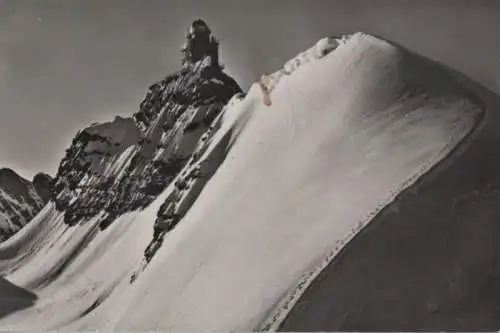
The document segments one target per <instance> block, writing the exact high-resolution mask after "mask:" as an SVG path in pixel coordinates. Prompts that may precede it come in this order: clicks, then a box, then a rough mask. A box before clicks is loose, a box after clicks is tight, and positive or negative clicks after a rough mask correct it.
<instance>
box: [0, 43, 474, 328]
mask: <svg viewBox="0 0 500 333" xmlns="http://www.w3.org/2000/svg"><path fill="white" fill-rule="evenodd" d="M321 45H325V44H321ZM326 46H327V47H328V48H329V51H332V50H333V49H334V48H335V47H336V49H335V50H333V51H332V52H331V53H329V54H328V55H326V56H325V57H316V58H314V59H312V60H311V61H307V62H303V63H301V64H300V66H296V67H294V68H292V70H287V74H288V75H283V76H280V78H279V80H278V82H276V83H275V84H274V85H273V89H272V105H271V106H270V107H268V106H265V105H264V104H262V92H261V89H260V88H259V86H258V85H254V86H253V87H252V88H251V89H250V91H249V92H248V94H247V96H246V97H245V98H244V99H243V100H239V98H238V97H235V98H233V100H232V101H231V102H230V103H229V105H228V106H227V107H226V108H225V109H224V111H223V112H222V113H221V115H220V116H219V117H218V118H217V119H216V120H215V123H217V124H218V126H216V127H215V132H214V133H212V134H211V136H210V138H208V139H207V140H208V141H207V143H206V144H204V145H202V146H203V151H202V154H201V157H197V160H196V161H194V162H193V163H196V164H198V165H200V164H203V163H208V164H210V165H212V168H209V169H210V170H212V172H211V173H213V175H211V178H210V180H209V181H208V183H207V184H206V186H205V187H204V188H202V189H201V188H198V187H197V184H198V182H199V181H197V180H196V179H195V180H193V181H192V182H191V184H190V185H189V186H188V187H187V189H186V190H185V191H188V192H189V191H194V192H197V194H200V193H201V195H199V197H198V199H197V200H196V201H194V199H193V200H191V202H189V207H190V208H189V210H188V211H187V213H186V214H185V215H184V217H183V219H182V220H181V221H180V223H179V224H178V225H177V226H176V228H174V229H173V230H172V231H171V232H170V233H168V234H167V235H166V237H165V239H164V241H163V245H162V247H161V248H160V249H159V250H158V252H157V254H156V255H155V257H154V258H153V260H152V261H151V263H150V265H149V266H148V267H147V269H146V270H145V271H144V272H143V273H142V274H141V275H140V276H139V278H138V279H137V280H136V282H135V283H134V284H132V285H131V284H130V283H129V276H130V273H131V271H133V270H134V269H135V268H136V267H137V265H138V264H139V262H140V260H141V258H142V254H143V251H144V248H145V247H146V245H147V244H148V242H149V241H150V238H151V228H152V225H153V222H154V219H155V216H156V213H157V211H158V209H159V208H160V205H161V204H162V203H163V202H164V201H165V199H167V198H169V197H170V196H172V195H174V191H176V189H175V187H174V186H173V185H172V186H170V187H168V188H167V189H166V190H165V191H164V192H163V193H162V194H161V195H160V196H159V197H158V198H157V199H156V200H155V201H154V203H153V204H152V205H150V206H149V207H148V208H146V209H145V210H144V211H142V212H139V213H138V212H134V213H128V214H125V215H123V216H121V217H120V218H119V219H118V220H117V221H116V222H115V223H113V224H112V225H111V226H110V227H109V228H108V229H106V230H104V231H102V232H98V224H99V218H100V217H99V216H96V217H95V218H93V219H92V220H90V221H89V222H87V223H86V224H85V225H83V226H78V227H69V226H67V225H65V224H64V223H63V221H62V218H63V217H62V214H61V213H57V212H56V211H55V209H54V208H53V206H52V204H49V205H48V206H47V207H45V209H44V210H43V211H42V212H41V213H40V214H39V215H38V216H37V218H35V220H34V221H32V222H31V223H30V225H29V226H28V227H27V228H25V229H23V230H22V231H21V232H20V233H19V234H18V235H17V236H16V237H14V238H13V239H11V240H10V241H8V242H7V243H5V244H2V245H0V258H2V267H3V270H4V272H5V273H6V278H7V279H8V280H9V281H10V282H12V283H14V284H16V285H17V286H20V287H24V288H27V289H29V290H30V291H32V292H34V293H35V294H36V295H37V296H38V301H36V303H35V304H34V306H33V307H29V308H26V309H24V310H21V311H18V312H14V313H12V314H10V315H9V316H6V317H5V318H3V319H1V320H0V327H1V328H2V329H62V328H64V329H70V330H71V329H115V330H152V329H160V330H176V331H181V330H182V331H195V330H196V331H199V330H208V329H209V330H217V331H228V330H250V329H255V328H262V327H266V328H273V327H274V328H275V327H277V325H278V324H279V323H280V322H281V321H282V320H283V318H285V317H286V314H287V311H288V310H289V309H290V308H291V307H292V306H293V304H294V302H295V300H296V299H297V296H298V295H300V293H301V291H302V290H303V288H304V287H305V286H306V285H307V284H308V283H309V282H310V281H311V279H312V278H313V277H314V276H315V274H316V273H317V272H319V271H320V270H321V268H322V267H324V265H325V263H327V262H328V261H329V260H330V259H331V258H332V257H334V256H335V254H336V253H337V252H338V251H339V250H340V249H341V248H342V246H344V245H345V244H346V243H347V242H348V241H349V240H350V239H352V237H354V236H355V235H356V233H357V232H358V231H359V230H360V229H361V228H363V227H364V226H365V225H366V224H367V223H369V222H370V220H371V219H372V218H373V216H374V215H375V214H377V213H378V212H379V211H380V210H381V209H382V208H383V207H384V206H386V205H387V204H388V203H389V202H391V201H392V200H393V199H394V198H395V197H396V196H397V195H398V193H400V192H401V191H402V190H403V189H404V188H406V187H408V186H409V185H411V184H412V183H414V182H415V181H416V180H417V179H418V178H419V177H420V176H421V175H422V174H424V173H426V172H427V171H428V170H429V169H430V168H432V167H433V166H435V165H436V164H437V163H438V162H439V161H441V160H442V159H443V158H444V157H446V156H447V155H448V154H449V153H450V152H451V151H452V150H454V149H455V148H456V147H457V146H458V145H459V143H460V142H461V141H462V140H463V139H464V138H465V137H466V136H467V135H468V134H470V133H471V132H472V130H473V129H474V128H475V127H476V125H477V124H478V123H479V121H480V119H481V116H482V112H481V111H482V110H481V106H480V104H478V103H476V102H475V101H474V100H472V99H471V98H470V96H471V95H470V92H469V91H468V90H467V89H466V88H463V87H462V86H460V85H459V84H458V83H457V82H456V81H455V80H454V79H453V77H452V75H451V74H448V73H447V72H446V71H445V70H443V69H441V68H439V67H438V66H435V65H433V64H430V63H429V62H427V61H425V60H422V59H420V58H418V57H416V56H413V55H411V54H409V53H407V52H405V51H403V50H400V49H398V48H397V47H395V46H392V45H390V44H388V43H386V42H384V41H381V40H379V39H376V38H374V37H371V36H367V35H363V34H356V35H354V36H352V37H350V38H349V39H346V40H343V41H342V42H340V43H338V45H337V44H335V47H333V46H332V44H329V43H326ZM321 56H322V55H321ZM308 59H309V58H308ZM287 68H288V67H287ZM200 149H201V148H200ZM199 151H201V150H199ZM221 152H222V153H221ZM191 167H192V165H188V166H187V167H186V168H191ZM217 167H218V169H217ZM215 170H216V171H215ZM186 171H188V169H186ZM214 172H215V173H214ZM182 174H183V172H181V176H182ZM181 176H180V177H181ZM201 190H203V191H201ZM194 192H193V193H194ZM180 194H182V193H180ZM175 195H179V193H177V194H175ZM179 197H183V196H182V195H180V196H179ZM193 201H194V202H193ZM297 286H299V288H297Z"/></svg>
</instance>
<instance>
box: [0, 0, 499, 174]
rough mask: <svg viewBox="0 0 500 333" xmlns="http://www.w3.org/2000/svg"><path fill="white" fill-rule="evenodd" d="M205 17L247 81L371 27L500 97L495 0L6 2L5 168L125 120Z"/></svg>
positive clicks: (1, 153) (0, 149)
mask: <svg viewBox="0 0 500 333" xmlns="http://www.w3.org/2000/svg"><path fill="white" fill-rule="evenodd" d="M198 17H201V18H203V19H204V20H206V21H207V23H208V24H209V25H210V26H211V28H212V30H213V32H214V34H216V35H217V36H218V37H219V38H220V39H221V58H222V61H223V63H225V65H226V68H227V71H228V73H229V74H230V75H233V76H234V77H235V79H236V80H238V82H239V83H240V84H241V85H242V87H244V88H247V87H248V86H249V84H250V82H252V81H254V80H255V79H256V78H258V77H259V76H260V74H261V73H262V72H264V71H270V70H276V69H278V68H279V67H281V65H282V63H283V62H284V61H285V60H287V59H288V58H290V57H291V56H293V55H295V54H296V53H297V52H299V51H301V50H302V49H304V48H306V47H308V46H310V45H312V44H313V43H315V42H316V40H317V39H319V38H321V37H323V36H326V35H340V34H343V33H351V32H355V31H364V32H368V33H373V34H376V35H379V36H382V37H386V38H388V39H390V40H393V41H395V42H397V43H399V44H402V45H404V46H406V47H408V48H410V49H412V50H414V51H416V52H418V53H421V54H423V55H425V56H428V57H430V58H433V59H436V60H439V61H441V62H443V63H445V64H447V65H449V66H451V67H453V68H456V69H458V70H460V71H462V72H464V73H465V74H467V75H469V76H470V77H472V78H473V79H475V80H477V81H479V82H480V83H482V84H483V85H485V86H487V87H489V88H490V89H492V90H494V91H496V92H497V93H500V1H499V0H337V1H335V0H254V1H250V0H246V1H243V0H196V1H195V0H170V1H167V0H134V1H132V0H31V1H28V0H0V166H8V167H11V168H14V169H15V170H16V171H18V172H20V173H21V174H22V175H24V176H26V177H31V176H32V175H33V174H34V173H36V172H39V171H44V172H49V173H51V174H54V173H55V171H56V168H57V165H58V163H59V160H60V159H61V158H62V156H63V155H64V150H65V149H66V148H67V146H68V145H69V144H70V141H71V139H72V138H73V136H74V134H75V133H76V131H77V130H78V129H81V128H83V127H85V126H87V125H89V124H91V123H93V122H96V121H104V120H108V119H112V118H113V117H114V116H116V115H130V114H131V113H132V112H134V111H135V110H136V109H137V106H138V105H139V102H140V100H141V99H142V97H143V96H144V94H145V92H146V89H147V87H148V86H149V85H150V84H151V83H153V82H154V81H156V80H159V79H161V78H163V77H164V76H165V75H167V74H169V73H170V72H172V71H174V70H176V69H178V68H179V66H180V60H179V59H180V51H179V48H180V45H181V43H182V39H183V36H184V31H185V29H186V27H187V25H188V24H189V23H190V21H192V20H193V19H195V18H198Z"/></svg>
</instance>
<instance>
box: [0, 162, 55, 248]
mask: <svg viewBox="0 0 500 333" xmlns="http://www.w3.org/2000/svg"><path fill="white" fill-rule="evenodd" d="M51 181H52V179H51V177H50V176H49V175H46V174H42V173H40V174H37V175H35V177H34V178H33V182H30V181H28V180H26V179H24V178H22V177H21V176H19V175H18V174H17V173H15V172H14V171H13V170H11V169H8V168H3V169H0V241H4V240H5V239H7V238H9V237H11V236H12V235H13V234H15V233H16V232H17V231H19V229H21V228H22V227H23V226H24V225H26V223H28V222H29V221H30V220H31V219H32V218H33V217H34V216H35V215H36V214H37V213H38V212H39V211H40V210H41V209H42V208H43V206H44V205H45V204H46V203H47V202H48V201H49V199H50V195H51V194H50V191H51V190H50V189H51Z"/></svg>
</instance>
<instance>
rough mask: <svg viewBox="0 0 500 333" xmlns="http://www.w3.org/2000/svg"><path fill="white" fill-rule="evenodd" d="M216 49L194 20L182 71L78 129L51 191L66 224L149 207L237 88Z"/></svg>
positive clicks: (207, 32) (212, 39)
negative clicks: (124, 113)
mask: <svg viewBox="0 0 500 333" xmlns="http://www.w3.org/2000/svg"><path fill="white" fill-rule="evenodd" d="M218 48H219V43H218V41H217V40H216V38H215V37H214V36H213V35H212V32H211V30H210V29H209V27H208V26H207V24H206V23H205V22H203V21H201V20H196V21H195V22H193V24H192V25H191V26H190V27H189V29H188V31H187V34H186V42H185V44H184V45H183V47H182V49H181V51H182V64H181V69H180V70H179V71H177V72H175V73H173V74H171V75H168V76H167V77H166V78H165V79H163V80H161V81H159V82H157V83H155V84H153V85H151V86H150V88H149V90H148V92H147V94H146V97H145V98H144V100H143V101H142V102H141V103H140V106H139V110H138V111H137V112H136V113H134V114H133V115H132V116H131V117H129V118H121V117H117V118H115V119H114V120H113V121H110V122H107V123H98V124H93V125H91V126H90V127H87V128H85V129H84V130H82V131H80V132H78V133H77V135H76V136H75V138H74V139H73V142H72V143H71V146H70V147H69V148H68V149H67V150H66V155H65V157H64V158H63V160H62V161H61V163H60V166H59V169H58V172H57V176H56V180H55V186H54V189H53V198H54V201H55V203H56V206H57V209H58V210H60V211H64V217H65V223H67V224H69V225H75V224H78V223H80V222H82V221H84V220H86V219H90V218H92V217H96V216H98V214H101V215H99V218H100V219H101V222H100V227H101V229H104V228H106V227H108V226H109V225H110V224H111V223H112V222H113V221H114V220H115V219H116V217H118V216H120V215H121V214H123V213H126V212H129V211H133V210H137V209H141V208H144V207H146V206H148V205H149V204H150V203H151V202H152V201H153V200H154V199H155V198H156V197H157V196H158V195H159V194H160V193H161V192H162V191H163V190H164V189H165V188H166V187H167V186H168V185H169V184H170V183H171V182H172V180H173V179H174V178H175V177H176V176H177V174H178V173H179V172H180V171H181V169H182V168H183V167H184V165H185V164H186V162H187V161H188V159H189V158H190V156H191V154H192V153H193V151H194V149H195V148H196V145H197V142H198V141H199V139H200V137H201V136H202V135H203V134H204V133H205V132H206V131H207V129H209V127H210V125H211V123H212V121H213V120H214V119H215V118H216V117H217V115H218V114H219V113H220V112H221V110H222V108H223V107H224V106H225V105H226V104H227V102H228V101H229V100H230V99H231V98H232V97H233V96H234V95H235V94H238V93H241V92H242V91H241V88H240V87H239V85H238V84H237V83H236V81H235V80H234V79H232V78H231V77H229V76H228V75H227V74H225V73H224V71H223V68H222V66H221V65H220V64H219V56H218V53H219V49H218Z"/></svg>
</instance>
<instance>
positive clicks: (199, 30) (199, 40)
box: [181, 19, 219, 66]
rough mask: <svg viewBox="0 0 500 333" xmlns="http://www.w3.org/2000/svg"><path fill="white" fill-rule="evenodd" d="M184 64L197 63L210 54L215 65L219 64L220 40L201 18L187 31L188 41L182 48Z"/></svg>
mask: <svg viewBox="0 0 500 333" xmlns="http://www.w3.org/2000/svg"><path fill="white" fill-rule="evenodd" d="M181 51H182V63H183V65H188V64H193V63H196V62H198V61H200V60H202V59H203V58H205V57H207V56H209V57H210V58H211V60H212V65H213V66H219V41H218V40H217V39H216V38H215V37H214V36H213V35H212V31H211V30H210V28H209V27H208V25H207V24H206V23H205V21H203V20H201V19H197V20H195V21H193V23H191V26H190V27H189V28H188V30H187V33H186V42H185V43H184V44H183V46H182V48H181Z"/></svg>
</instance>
